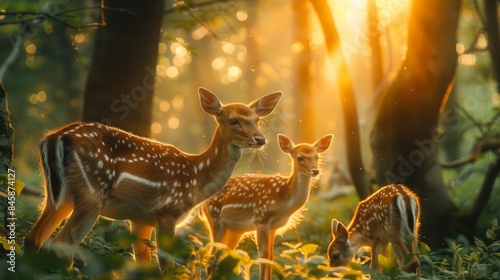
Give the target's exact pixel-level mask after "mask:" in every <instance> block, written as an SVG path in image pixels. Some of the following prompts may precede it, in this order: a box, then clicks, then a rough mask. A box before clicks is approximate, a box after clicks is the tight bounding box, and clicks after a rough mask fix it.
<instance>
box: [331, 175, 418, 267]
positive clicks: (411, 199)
mask: <svg viewBox="0 0 500 280" xmlns="http://www.w3.org/2000/svg"><path fill="white" fill-rule="evenodd" d="M419 205H420V204H419V199H418V197H417V196H416V195H415V194H414V193H412V192H411V191H410V190H409V189H408V188H406V187H405V186H403V185H398V184H392V185H388V186H385V187H383V188H381V189H380V190H378V191H377V192H375V193H373V194H372V195H371V196H369V197H368V198H366V199H365V200H363V201H361V202H360V203H359V204H358V206H357V207H356V211H355V213H354V217H353V218H352V220H351V223H350V224H349V226H348V227H347V228H346V227H345V226H344V225H343V224H342V223H341V222H339V221H337V220H335V219H333V220H332V235H333V241H332V242H331V243H330V245H329V246H328V258H329V260H330V266H332V267H335V266H345V265H347V264H348V263H349V261H350V260H351V259H352V258H353V256H354V254H355V253H356V252H357V251H358V250H359V249H360V248H361V247H363V246H369V247H371V267H372V268H374V269H376V268H377V266H378V263H377V261H378V260H377V258H378V254H379V253H382V254H386V249H387V245H388V243H389V242H391V243H392V246H393V248H394V252H395V254H396V258H397V262H398V265H399V267H400V268H402V269H405V270H406V271H409V272H416V271H417V270H418V267H419V262H418V259H417V258H416V256H413V257H412V258H411V260H410V261H409V262H408V263H405V261H404V260H405V256H407V255H409V254H414V253H416V252H417V242H418V228H419V218H420V206H419Z"/></svg>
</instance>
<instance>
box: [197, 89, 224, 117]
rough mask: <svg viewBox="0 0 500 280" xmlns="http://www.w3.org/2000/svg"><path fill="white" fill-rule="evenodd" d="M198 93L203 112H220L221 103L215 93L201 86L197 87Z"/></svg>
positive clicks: (217, 113) (213, 113) (215, 114)
mask: <svg viewBox="0 0 500 280" xmlns="http://www.w3.org/2000/svg"><path fill="white" fill-rule="evenodd" d="M198 94H199V95H200V103H201V107H202V108H203V111H205V113H207V114H209V115H213V116H218V115H219V114H220V113H221V112H222V103H221V102H220V100H219V98H218V97H217V96H215V94H213V93H212V92H210V91H209V90H208V89H206V88H202V87H200V88H199V89H198Z"/></svg>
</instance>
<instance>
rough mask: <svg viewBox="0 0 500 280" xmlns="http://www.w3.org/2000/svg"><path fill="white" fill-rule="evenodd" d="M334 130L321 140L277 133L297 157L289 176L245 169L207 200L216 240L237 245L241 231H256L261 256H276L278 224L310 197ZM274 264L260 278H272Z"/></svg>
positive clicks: (263, 269) (283, 147)
mask: <svg viewBox="0 0 500 280" xmlns="http://www.w3.org/2000/svg"><path fill="white" fill-rule="evenodd" d="M332 138H333V136H332V135H327V136H324V137H322V138H320V139H319V140H318V141H316V143H314V144H312V145H310V144H298V145H294V144H293V143H292V141H291V140H290V139H288V138H287V137H286V136H284V135H278V142H279V146H280V148H281V150H282V151H283V152H285V153H288V154H289V155H290V157H291V158H292V160H293V164H292V174H291V175H290V176H280V175H260V174H244V175H238V176H234V177H231V178H230V179H229V181H228V183H227V186H226V187H225V188H223V189H222V190H221V191H220V192H219V193H217V194H216V195H215V196H213V197H212V198H210V199H209V200H207V201H205V202H204V203H203V204H202V209H203V213H204V214H205V217H206V219H207V220H208V224H209V226H210V231H211V235H212V240H213V241H214V242H220V243H224V244H226V245H227V246H228V247H229V248H231V249H234V248H236V246H237V245H238V243H239V241H240V238H241V236H242V235H243V234H244V233H246V232H250V231H254V230H255V231H256V232H257V247H258V250H259V256H260V257H261V258H266V259H269V260H273V258H274V236H275V233H276V230H278V229H279V228H280V227H284V226H285V225H287V223H288V221H289V220H293V219H290V217H291V216H292V215H293V214H294V213H295V212H296V211H297V210H298V209H299V208H301V207H302V206H303V205H304V204H305V203H306V201H307V199H308V197H309V192H310V189H311V185H312V184H313V178H314V177H316V176H317V175H319V173H320V170H319V168H318V161H319V154H321V153H323V152H325V151H326V150H327V149H328V147H329V146H330V143H331V141H332ZM271 272H272V271H271V267H269V266H268V265H265V264H261V265H260V279H271Z"/></svg>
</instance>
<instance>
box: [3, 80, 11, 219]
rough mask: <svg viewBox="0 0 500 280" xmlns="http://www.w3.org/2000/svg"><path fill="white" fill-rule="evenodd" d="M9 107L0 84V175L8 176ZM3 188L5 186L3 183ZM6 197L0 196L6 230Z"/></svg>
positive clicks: (9, 143)
mask: <svg viewBox="0 0 500 280" xmlns="http://www.w3.org/2000/svg"><path fill="white" fill-rule="evenodd" d="M9 115H10V113H9V106H8V102H7V92H6V91H5V88H4V87H3V84H2V82H0V174H8V173H9V168H11V167H12V161H13V160H14V129H12V124H11V122H10V117H9ZM5 186H7V184H6V183H5ZM1 187H2V191H5V192H7V188H6V187H5V188H4V186H1ZM7 206H8V204H7V197H4V196H0V209H2V212H3V221H4V225H3V226H4V228H7V223H8V221H9V217H10V214H9V213H12V212H11V211H7Z"/></svg>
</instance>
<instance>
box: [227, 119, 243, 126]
mask: <svg viewBox="0 0 500 280" xmlns="http://www.w3.org/2000/svg"><path fill="white" fill-rule="evenodd" d="M239 123H240V122H239V121H238V119H230V120H229V124H230V125H237V124H239Z"/></svg>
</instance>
